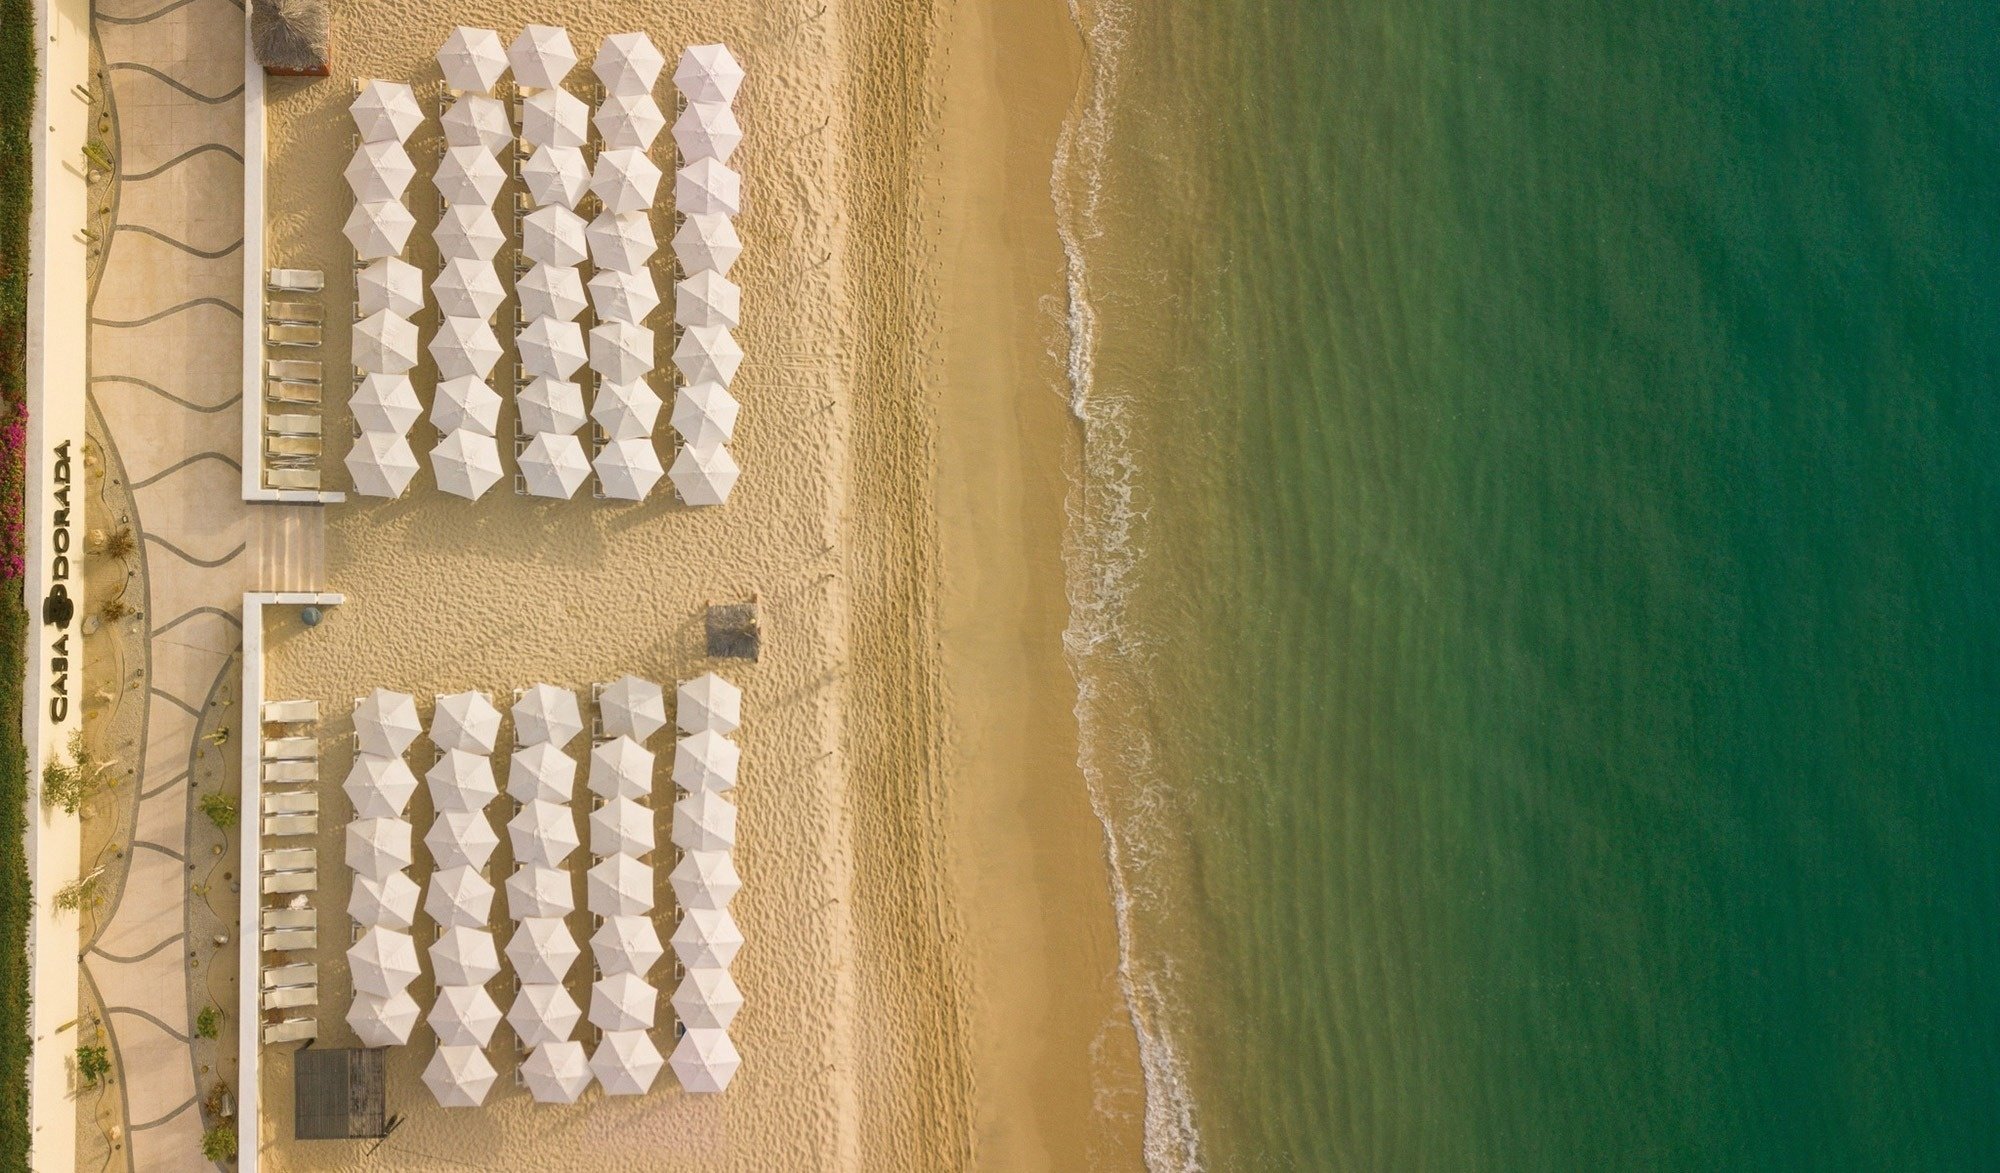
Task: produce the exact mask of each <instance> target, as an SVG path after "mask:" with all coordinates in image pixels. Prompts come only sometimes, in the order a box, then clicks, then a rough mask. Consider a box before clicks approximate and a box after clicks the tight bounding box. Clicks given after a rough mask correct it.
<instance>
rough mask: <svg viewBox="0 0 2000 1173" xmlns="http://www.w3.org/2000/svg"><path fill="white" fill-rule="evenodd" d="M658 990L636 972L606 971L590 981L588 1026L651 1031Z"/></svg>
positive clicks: (658, 1002) (658, 994) (601, 1028)
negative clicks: (611, 972) (603, 974)
mask: <svg viewBox="0 0 2000 1173" xmlns="http://www.w3.org/2000/svg"><path fill="white" fill-rule="evenodd" d="M659 1005H660V992H659V991H658V990H656V989H654V988H653V987H652V985H651V983H649V982H647V981H646V979H645V978H642V977H640V976H639V975H638V974H635V973H614V974H606V975H605V976H604V977H601V978H599V979H598V980H596V981H594V982H592V983H591V984H590V1025H592V1026H594V1027H596V1028H597V1029H599V1030H639V1031H644V1030H651V1029H653V1017H654V1015H656V1014H657V1013H658V1012H659Z"/></svg>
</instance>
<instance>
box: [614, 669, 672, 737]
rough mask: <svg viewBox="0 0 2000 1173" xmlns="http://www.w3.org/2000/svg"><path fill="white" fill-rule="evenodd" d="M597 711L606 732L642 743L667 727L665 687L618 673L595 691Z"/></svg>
mask: <svg viewBox="0 0 2000 1173" xmlns="http://www.w3.org/2000/svg"><path fill="white" fill-rule="evenodd" d="M597 712H598V716H599V717H600V718H602V720H603V722H604V731H605V732H606V733H609V734H611V735H612V736H613V737H629V738H631V739H632V740H633V741H636V742H638V743H640V744H641V745H644V744H645V741H646V739H647V738H648V737H651V736H652V735H653V734H655V733H658V732H659V731H660V730H662V729H665V728H666V727H667V695H666V690H665V689H663V688H661V687H660V686H659V685H658V684H657V683H655V682H653V681H651V680H644V679H641V678H640V677H637V676H620V677H619V678H618V679H616V680H614V681H612V682H611V683H610V684H607V685H605V686H604V691H603V692H601V693H599V694H598V696H597Z"/></svg>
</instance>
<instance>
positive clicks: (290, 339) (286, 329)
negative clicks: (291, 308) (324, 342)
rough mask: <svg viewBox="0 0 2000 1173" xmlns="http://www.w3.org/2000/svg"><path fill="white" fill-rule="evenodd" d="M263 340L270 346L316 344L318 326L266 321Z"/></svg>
mask: <svg viewBox="0 0 2000 1173" xmlns="http://www.w3.org/2000/svg"><path fill="white" fill-rule="evenodd" d="M264 341H265V342H268V343H270V344H271V345H272V346H318V345H319V327H318V326H305V325H294V324H290V323H286V322H268V323H266V324H265V326H264Z"/></svg>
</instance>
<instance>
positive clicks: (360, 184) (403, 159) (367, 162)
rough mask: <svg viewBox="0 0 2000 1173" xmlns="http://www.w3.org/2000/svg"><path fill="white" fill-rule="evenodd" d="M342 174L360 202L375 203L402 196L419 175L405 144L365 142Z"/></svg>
mask: <svg viewBox="0 0 2000 1173" xmlns="http://www.w3.org/2000/svg"><path fill="white" fill-rule="evenodd" d="M341 174H342V175H343V176H345V177H346V179H347V186H348V187H349V188H350V189H352V190H353V192H354V198H355V200H356V201H357V202H360V203H375V202H378V201H383V200H400V199H402V198H403V190H404V189H405V188H407V187H409V186H410V180H412V179H415V178H416V177H417V165H416V164H415V163H412V162H410V153H409V152H408V151H405V150H404V149H403V144H402V143H399V142H393V141H392V142H375V143H362V144H361V147H360V149H359V150H357V151H355V152H354V157H353V158H352V159H350V160H348V163H347V170H345V171H343V172H341Z"/></svg>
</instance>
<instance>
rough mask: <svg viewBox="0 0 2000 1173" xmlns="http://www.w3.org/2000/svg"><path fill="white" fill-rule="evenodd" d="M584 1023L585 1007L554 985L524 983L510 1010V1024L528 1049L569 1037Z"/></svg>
mask: <svg viewBox="0 0 2000 1173" xmlns="http://www.w3.org/2000/svg"><path fill="white" fill-rule="evenodd" d="M581 1021H583V1007H581V1006H578V1005H577V1004H576V999H575V998H572V997H570V996H569V991H568V990H566V989H564V988H562V987H561V986H559V985H555V984H553V983H543V984H540V985H536V984H533V983H525V982H524V983H522V985H521V992H520V993H518V994H516V995H514V1004H513V1005H512V1006H509V1007H508V1008H507V1025H508V1026H511V1027H513V1028H514V1033H515V1034H516V1035H518V1036H520V1039H521V1042H522V1044H523V1045H524V1046H529V1047H544V1046H547V1045H549V1044H551V1043H560V1042H562V1041H563V1040H565V1039H567V1038H569V1034H570V1032H571V1031H573V1030H575V1029H576V1024H577V1023H579V1022H581Z"/></svg>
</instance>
